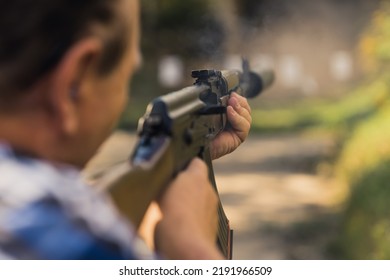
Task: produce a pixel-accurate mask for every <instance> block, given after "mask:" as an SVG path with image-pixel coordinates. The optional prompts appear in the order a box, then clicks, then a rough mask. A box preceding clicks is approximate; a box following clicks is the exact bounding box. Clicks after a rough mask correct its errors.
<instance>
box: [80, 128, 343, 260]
mask: <svg viewBox="0 0 390 280" xmlns="http://www.w3.org/2000/svg"><path fill="white" fill-rule="evenodd" d="M134 142H135V138H134V136H133V135H131V134H127V133H124V132H118V133H116V134H114V135H113V137H111V138H110V139H109V140H108V141H107V143H106V144H105V145H104V146H103V149H102V151H101V153H100V155H98V156H97V157H96V158H95V159H94V160H93V161H92V163H91V165H90V166H89V167H88V168H87V170H88V172H92V170H99V169H101V168H103V167H104V166H107V165H109V164H110V163H111V162H112V161H116V160H118V161H120V160H121V159H124V158H125V157H126V156H127V155H128V154H129V152H130V151H131V149H132V148H133V146H134ZM333 150H334V142H333V141H332V139H329V138H323V137H315V136H311V137H305V136H299V135H289V136H269V137H259V136H252V137H250V138H249V139H248V140H247V142H246V143H244V145H242V146H241V147H240V148H239V149H238V150H237V151H236V152H234V153H232V154H231V155H228V156H225V157H224V158H221V159H219V160H217V161H216V162H215V163H214V168H215V174H216V179H217V184H218V186H219V192H220V195H221V199H222V201H223V205H224V208H225V211H226V213H227V215H228V217H229V219H230V220H231V224H232V227H233V228H234V230H235V231H234V259H324V258H327V256H326V245H327V243H328V240H329V239H330V238H331V236H332V234H333V231H334V223H335V222H334V221H335V218H334V216H335V215H334V213H335V211H336V209H337V208H336V207H335V205H336V202H337V197H338V196H339V190H338V189H337V187H336V185H335V184H333V182H332V181H331V180H330V179H328V178H325V177H321V176H318V175H317V174H316V173H317V172H316V171H317V168H318V164H319V163H320V162H321V160H323V159H324V158H326V157H328V156H330V155H331V154H332V152H333Z"/></svg>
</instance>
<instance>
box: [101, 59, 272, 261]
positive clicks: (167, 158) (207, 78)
mask: <svg viewBox="0 0 390 280" xmlns="http://www.w3.org/2000/svg"><path fill="white" fill-rule="evenodd" d="M192 77H193V78H195V79H196V81H195V83H194V85H193V86H189V87H186V88H184V89H181V90H179V91H175V92H172V93H169V94H167V95H164V96H161V97H158V98H156V99H154V100H153V101H152V102H151V103H150V104H149V105H148V107H147V110H146V113H145V115H144V116H143V117H142V118H141V119H140V120H139V124H138V137H139V139H138V142H137V144H136V147H135V149H134V152H133V154H132V156H131V157H130V158H129V160H128V161H126V162H124V163H122V164H119V165H117V166H115V167H114V168H112V169H111V170H109V171H108V172H106V174H105V175H104V176H102V177H101V178H99V179H98V187H100V189H101V190H103V191H107V192H109V193H110V195H111V196H112V198H113V200H114V203H115V204H116V206H117V208H118V209H119V211H120V212H121V213H122V214H123V215H124V216H125V217H127V218H128V219H129V220H130V221H131V222H132V223H133V224H134V225H135V226H136V227H138V226H139V225H140V223H141V221H142V219H143V216H144V214H145V212H146V210H147V208H148V207H149V205H150V203H151V202H152V201H153V200H155V199H156V198H157V197H158V196H159V195H160V194H161V192H163V191H164V189H165V187H166V186H167V185H168V184H169V182H170V181H171V180H172V179H173V178H174V177H175V176H176V174H178V173H179V172H180V171H181V170H183V169H185V167H186V166H187V165H188V163H189V162H190V161H191V159H193V158H194V157H200V158H202V159H203V160H204V161H205V162H206V164H207V166H208V170H209V179H210V181H211V184H212V185H213V187H214V188H215V190H216V191H217V192H218V190H217V185H216V182H215V178H214V172H213V166H212V162H211V156H210V141H212V139H214V137H215V136H216V135H218V133H220V132H221V131H222V130H223V129H225V127H226V126H227V118H226V108H227V102H228V99H229V95H230V93H231V92H233V91H235V92H237V93H238V94H240V95H242V96H245V97H248V98H252V97H255V96H257V95H258V94H259V93H260V92H261V91H262V90H263V89H265V88H267V87H268V86H270V85H271V84H272V82H273V79H274V75H273V72H272V71H264V72H261V73H255V72H252V71H250V69H249V63H248V62H247V61H246V60H243V71H242V72H241V71H237V70H223V71H217V70H198V71H193V72H192ZM218 216H219V226H218V236H217V244H218V246H219V248H220V250H221V252H222V253H223V254H224V256H225V257H226V258H227V259H231V258H232V241H233V239H232V234H233V231H232V230H231V229H230V226H229V220H228V219H227V217H226V215H225V212H224V210H223V208H222V204H221V202H219V206H218Z"/></svg>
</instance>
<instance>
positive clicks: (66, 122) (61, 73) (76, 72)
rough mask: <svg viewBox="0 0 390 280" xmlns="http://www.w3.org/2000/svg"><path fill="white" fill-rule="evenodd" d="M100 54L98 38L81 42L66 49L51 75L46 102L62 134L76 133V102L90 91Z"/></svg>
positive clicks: (77, 124) (78, 112)
mask: <svg viewBox="0 0 390 280" xmlns="http://www.w3.org/2000/svg"><path fill="white" fill-rule="evenodd" d="M101 53H102V42H101V41H100V40H98V39H97V38H93V37H91V38H86V39H83V40H80V41H78V42H77V43H75V44H74V45H73V46H72V47H71V48H70V49H68V51H67V52H66V53H65V55H64V56H63V57H62V59H61V61H60V62H59V63H58V64H57V66H56V67H55V69H54V70H53V71H52V73H51V75H50V80H51V81H50V89H49V92H48V94H49V100H50V101H49V102H50V107H51V108H52V110H53V111H52V113H53V114H54V117H55V122H56V128H57V129H59V130H60V131H59V132H60V133H61V134H64V135H67V136H70V135H72V134H74V133H76V132H77V129H78V127H79V123H80V119H79V116H80V109H81V108H80V102H78V101H79V99H80V98H81V97H82V95H83V94H85V91H86V90H88V89H89V87H88V86H87V85H88V84H89V82H91V79H93V77H94V75H95V74H96V65H97V63H98V60H99V57H100V56H101Z"/></svg>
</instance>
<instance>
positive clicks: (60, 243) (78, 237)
mask: <svg viewBox="0 0 390 280" xmlns="http://www.w3.org/2000/svg"><path fill="white" fill-rule="evenodd" d="M152 257H153V254H151V253H150V252H149V251H148V250H145V246H144V243H143V242H142V241H140V240H139V238H138V237H137V236H136V234H135V232H134V230H133V229H132V227H131V226H130V225H129V224H127V223H126V221H124V219H123V218H122V217H121V216H120V215H119V214H118V213H117V212H116V211H115V208H114V207H112V204H111V201H110V200H109V198H108V197H106V196H104V194H100V193H97V192H95V191H94V190H93V188H91V187H89V186H88V185H86V184H85V183H83V182H82V179H81V175H80V172H79V171H78V170H76V169H74V168H71V167H66V166H54V165H52V164H50V163H48V162H45V161H42V160H38V159H33V158H29V157H26V156H23V155H18V154H16V153H15V152H13V151H12V149H10V148H9V147H8V146H7V145H6V144H4V143H0V259H145V258H152Z"/></svg>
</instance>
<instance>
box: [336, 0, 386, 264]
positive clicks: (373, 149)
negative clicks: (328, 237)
mask: <svg viewBox="0 0 390 280" xmlns="http://www.w3.org/2000/svg"><path fill="white" fill-rule="evenodd" d="M360 51H361V54H362V58H363V62H364V63H365V64H364V65H365V67H366V70H368V71H371V73H381V74H380V75H378V74H377V75H378V78H377V80H376V82H375V83H373V85H375V84H377V87H378V88H377V89H376V90H377V91H378V92H379V91H382V92H383V93H382V94H379V96H382V97H381V98H379V99H378V103H377V104H378V108H380V109H379V110H378V111H377V112H376V113H375V114H374V115H372V116H370V117H369V118H367V119H363V120H362V121H361V122H359V123H358V124H357V125H356V128H355V129H354V130H352V131H351V132H350V134H349V137H348V139H347V141H346V142H345V143H344V148H343V150H342V152H341V154H340V157H339V159H338V161H337V164H336V169H335V170H336V173H337V175H338V176H339V178H341V179H342V180H343V181H345V183H346V185H347V187H348V188H349V191H350V198H349V200H348V202H347V203H346V211H345V213H344V214H345V215H344V222H343V224H342V226H341V231H340V236H339V238H338V240H337V241H336V246H335V249H336V257H339V258H346V259H390V203H389V202H390V186H389V182H390V100H389V98H388V92H389V89H390V86H389V81H390V78H389V75H388V74H387V73H388V69H390V67H389V66H390V64H389V63H390V1H383V2H382V4H381V7H380V9H379V10H378V11H377V12H376V13H375V15H374V17H373V20H372V24H371V26H370V27H369V28H368V29H367V31H366V33H365V34H364V36H362V39H361V44H360ZM379 85H380V86H379ZM374 88H375V87H374Z"/></svg>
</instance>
